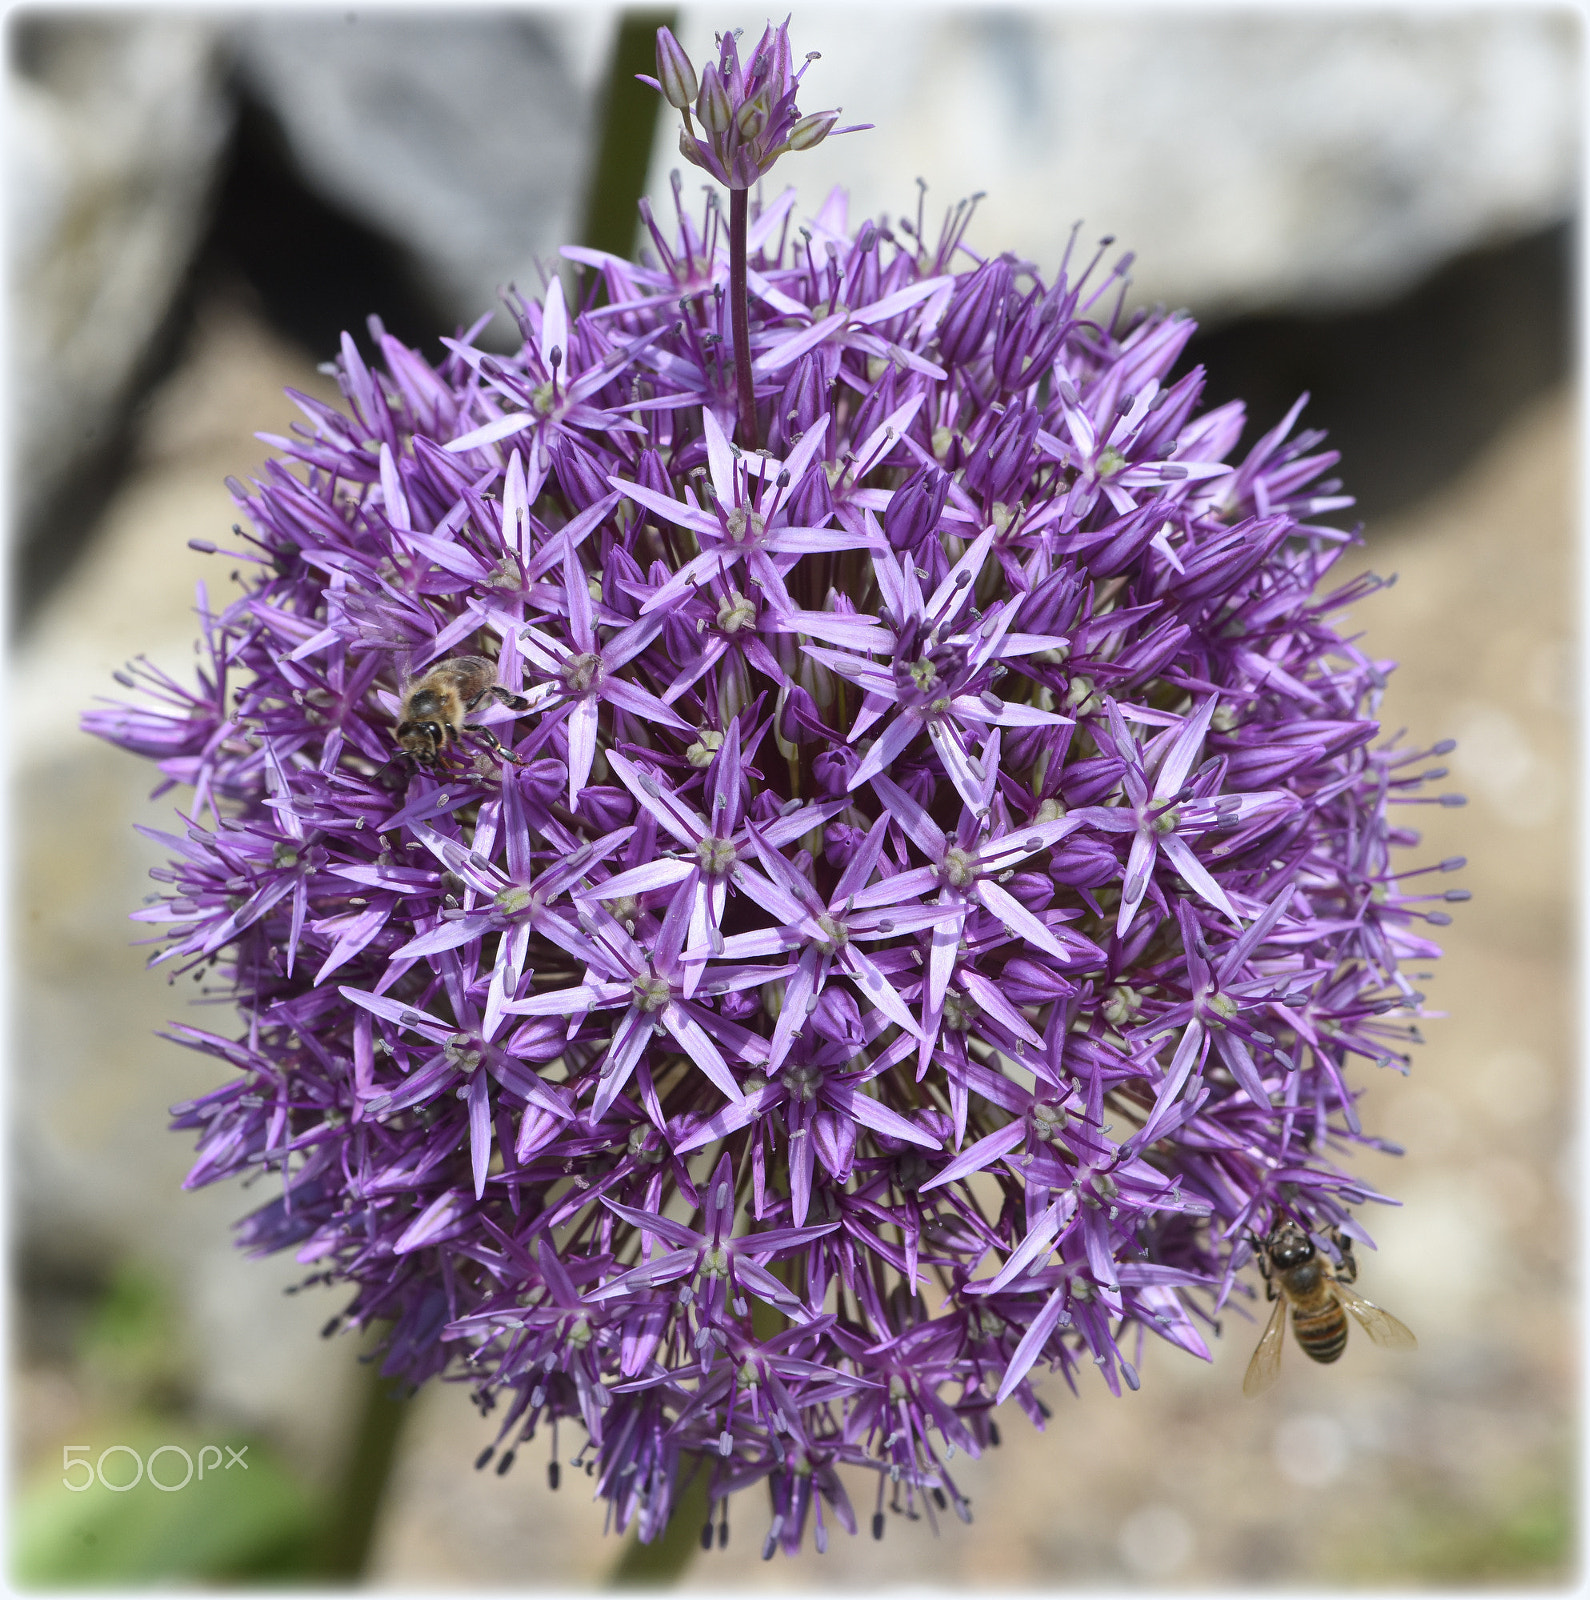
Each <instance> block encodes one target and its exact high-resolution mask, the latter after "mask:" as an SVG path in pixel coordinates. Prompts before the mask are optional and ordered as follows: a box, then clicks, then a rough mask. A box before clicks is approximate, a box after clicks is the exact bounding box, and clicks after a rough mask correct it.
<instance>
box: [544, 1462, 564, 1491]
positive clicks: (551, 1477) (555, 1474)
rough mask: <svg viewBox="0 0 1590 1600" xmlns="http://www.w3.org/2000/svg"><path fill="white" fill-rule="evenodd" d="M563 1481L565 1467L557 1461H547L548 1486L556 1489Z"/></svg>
mask: <svg viewBox="0 0 1590 1600" xmlns="http://www.w3.org/2000/svg"><path fill="white" fill-rule="evenodd" d="M562 1482H563V1468H562V1467H560V1466H559V1465H558V1464H557V1462H556V1461H549V1462H547V1488H549V1489H556V1488H557V1486H558V1485H559V1484H560V1483H562Z"/></svg>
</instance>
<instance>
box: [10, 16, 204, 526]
mask: <svg viewBox="0 0 1590 1600" xmlns="http://www.w3.org/2000/svg"><path fill="white" fill-rule="evenodd" d="M11 25H12V34H11V39H10V44H11V50H10V62H9V69H8V113H9V115H8V119H7V122H8V127H7V133H8V135H9V137H8V139H7V153H6V179H7V182H6V190H7V206H6V221H7V225H8V231H9V268H10V284H11V317H10V336H11V379H12V393H13V395H15V396H16V397H17V398H18V400H19V402H20V403H19V404H16V405H15V406H13V408H12V412H11V419H12V428H13V434H12V451H13V454H12V461H13V462H14V463H15V467H14V481H15V486H16V494H15V501H14V507H13V509H14V514H15V517H16V520H17V522H18V524H19V525H20V526H22V527H24V528H26V527H29V526H31V525H32V523H33V519H34V517H35V516H36V515H37V513H38V510H39V508H40V507H41V506H43V505H44V504H45V503H46V501H47V500H48V499H49V497H50V496H51V494H52V493H53V492H54V491H55V490H57V489H58V488H59V487H60V485H61V483H62V481H63V480H64V479H65V477H66V476H67V474H68V473H70V472H71V471H72V469H73V468H74V466H75V465H76V464H77V463H78V462H79V461H80V460H81V459H82V457H83V455H84V454H85V452H87V451H89V450H92V449H93V448H94V446H95V445H96V444H98V443H100V442H102V441H103V439H104V438H105V436H106V434H107V433H108V432H109V430H110V429H111V428H112V427H113V425H114V419H115V417H116V414H117V412H118V409H119V408H120V407H121V406H122V405H123V404H125V401H126V398H127V395H128V390H129V385H130V384H131V383H132V382H133V380H134V377H135V373H136V371H137V367H138V364H139V361H140V360H141V359H142V357H143V356H144V354H145V352H146V350H147V349H148V346H149V343H150V340H151V339H152V337H153V336H154V334H155V333H156V331H157V330H158V329H159V327H160V326H161V324H162V322H163V321H164V319H165V317H166V315H167V313H168V311H169V310H170V308H171V304H172V300H173V297H174V296H175V294H176V291H177V289H178V287H179V285H180V283H181V281H182V277H183V274H184V272H185V271H186V269H187V267H188V263H189V260H190V258H191V257H192V254H193V251H194V248H195V245H196V244H197V242H198V240H199V237H200V234H201V231H202V228H203V226H204V221H205V201H206V197H207V195H208V194H209V192H210V188H211V185H212V184H213V182H214V178H215V174H216V170H217V165H218V162H219V158H220V155H221V151H222V148H223V146H224V143H225V140H226V135H227V130H228V128H229V126H230V123H231V111H230V107H229V104H228V101H227V98H226V96H225V95H224V93H223V92H222V88H221V69H220V61H219V55H218V50H217V40H218V33H217V29H216V27H215V25H214V24H213V23H212V22H210V21H207V20H205V19H203V18H201V17H198V16H185V15H182V14H180V13H175V12H173V13H158V14H156V13H149V12H133V11H123V12H101V13H98V14H82V13H80V14H75V15H74V14H72V13H70V12H48V13H34V14H32V15H31V16H30V15H27V14H24V15H22V16H15V15H14V16H13V18H12V22H11Z"/></svg>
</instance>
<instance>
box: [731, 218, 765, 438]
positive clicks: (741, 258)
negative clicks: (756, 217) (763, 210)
mask: <svg viewBox="0 0 1590 1600" xmlns="http://www.w3.org/2000/svg"><path fill="white" fill-rule="evenodd" d="M749 199H750V192H749V190H746V189H731V190H729V314H730V316H732V317H733V319H734V386H735V391H736V394H737V396H738V400H739V416H740V425H739V427H738V429H736V432H737V433H738V434H739V436H740V438H739V444H740V448H741V449H742V450H756V449H760V447H761V444H762V441H761V439H760V438H759V437H758V435H757V431H756V390H755V389H754V388H753V387H752V385H751V329H750V319H749V316H748V313H747V308H746V299H745V229H746V214H747V211H748V208H749Z"/></svg>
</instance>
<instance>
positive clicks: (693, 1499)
mask: <svg viewBox="0 0 1590 1600" xmlns="http://www.w3.org/2000/svg"><path fill="white" fill-rule="evenodd" d="M681 1470H682V1471H689V1470H690V1469H689V1468H681ZM711 1509H712V1508H711V1505H710V1504H709V1503H708V1500H707V1469H706V1467H705V1465H702V1466H700V1467H698V1468H697V1469H696V1470H695V1471H694V1472H692V1473H691V1476H690V1477H689V1478H688V1479H687V1480H686V1481H685V1484H684V1486H683V1487H682V1488H681V1489H679V1490H678V1491H677V1492H676V1493H675V1496H674V1514H673V1516H672V1517H670V1518H669V1519H668V1526H667V1527H666V1528H664V1529H663V1531H662V1533H661V1534H660V1535H659V1536H658V1537H657V1538H655V1539H653V1540H652V1542H651V1543H650V1544H642V1543H641V1542H640V1539H639V1537H638V1536H637V1535H635V1534H631V1535H630V1537H629V1543H628V1544H626V1545H625V1546H624V1552H623V1554H622V1555H620V1556H619V1558H618V1560H617V1562H616V1563H614V1566H613V1570H612V1572H611V1573H610V1574H609V1576H608V1580H607V1581H608V1583H609V1585H610V1586H611V1587H613V1588H615V1589H637V1588H647V1587H660V1586H661V1585H663V1584H669V1583H677V1582H678V1581H679V1578H680V1576H681V1575H682V1574H683V1573H684V1571H685V1569H686V1568H687V1567H688V1566H689V1565H690V1563H691V1562H692V1561H693V1560H694V1559H695V1555H696V1552H697V1551H698V1550H699V1549H700V1548H701V1530H702V1529H703V1528H704V1527H705V1526H706V1525H707V1516H708V1513H709V1512H710V1511H711Z"/></svg>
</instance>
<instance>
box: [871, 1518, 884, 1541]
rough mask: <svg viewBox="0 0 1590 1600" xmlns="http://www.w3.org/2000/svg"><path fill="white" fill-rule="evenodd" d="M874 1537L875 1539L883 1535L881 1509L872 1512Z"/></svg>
mask: <svg viewBox="0 0 1590 1600" xmlns="http://www.w3.org/2000/svg"><path fill="white" fill-rule="evenodd" d="M872 1537H873V1538H874V1539H881V1538H882V1537H883V1513H882V1512H881V1511H874V1512H873V1514H872Z"/></svg>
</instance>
